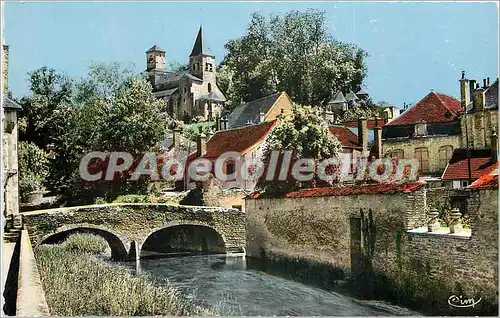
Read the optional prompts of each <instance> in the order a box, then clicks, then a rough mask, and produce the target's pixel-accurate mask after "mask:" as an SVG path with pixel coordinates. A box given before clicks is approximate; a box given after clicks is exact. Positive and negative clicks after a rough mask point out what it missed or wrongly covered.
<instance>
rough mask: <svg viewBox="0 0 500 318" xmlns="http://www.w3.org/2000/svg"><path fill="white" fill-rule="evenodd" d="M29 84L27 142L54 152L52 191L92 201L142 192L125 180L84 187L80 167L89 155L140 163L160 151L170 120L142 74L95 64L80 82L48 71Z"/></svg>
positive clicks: (35, 75)
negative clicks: (122, 156)
mask: <svg viewBox="0 0 500 318" xmlns="http://www.w3.org/2000/svg"><path fill="white" fill-rule="evenodd" d="M30 83H31V92H32V95H31V96H29V97H26V98H24V99H23V104H24V106H25V107H26V106H27V107H26V108H25V109H26V110H27V112H25V114H24V120H25V122H26V123H27V124H26V125H25V127H26V130H25V133H24V134H23V139H28V140H32V141H34V142H35V143H37V144H38V145H39V146H40V147H41V148H44V149H45V150H49V149H50V150H52V151H53V153H55V158H54V159H52V160H51V162H50V165H51V167H50V175H49V177H48V182H47V185H48V186H50V187H51V189H52V190H55V192H56V193H60V194H66V195H68V196H70V197H73V198H76V197H80V198H89V196H90V197H92V196H95V195H98V194H100V195H101V196H102V195H104V196H109V194H110V193H113V195H117V194H118V192H125V191H127V190H130V189H135V188H137V187H136V186H137V183H135V184H131V185H129V184H127V183H126V182H124V180H123V179H118V180H116V182H112V183H110V184H106V183H105V182H104V183H102V184H97V183H96V184H85V183H83V182H82V180H81V178H80V176H79V172H78V166H79V163H80V160H81V158H82V157H83V156H84V155H85V154H87V153H88V152H90V151H105V152H109V151H126V152H129V153H131V154H133V155H135V157H137V159H138V160H140V157H142V154H143V153H144V152H146V151H157V150H159V149H160V145H161V143H162V141H163V139H164V137H165V131H166V127H167V124H168V118H164V117H162V114H161V112H162V110H163V108H164V105H163V103H162V102H161V101H158V100H157V99H155V98H154V96H153V94H152V87H151V85H150V84H149V83H148V82H147V81H146V79H145V78H144V77H143V76H141V75H138V76H136V75H134V74H133V73H132V71H131V70H129V69H127V68H123V67H122V66H120V65H119V64H116V63H111V64H104V63H94V64H92V65H91V66H90V71H89V73H88V75H87V76H86V77H85V78H83V79H80V80H71V79H68V78H67V77H65V76H63V75H60V74H58V73H57V72H56V71H54V70H52V69H48V68H45V67H44V68H41V69H39V70H36V71H35V72H32V73H30ZM33 133H34V134H33ZM140 186H142V185H140ZM103 192H104V193H103Z"/></svg>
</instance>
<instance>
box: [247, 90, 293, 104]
mask: <svg viewBox="0 0 500 318" xmlns="http://www.w3.org/2000/svg"><path fill="white" fill-rule="evenodd" d="M282 93H283V92H276V93H272V94H270V95H266V96H262V97H259V98H257V99H254V100H251V101H248V102H244V103H243V104H240V105H244V104H250V103H253V102H256V101H258V100H261V99H264V98H268V97H271V96H273V95H276V94H280V95H281V94H282Z"/></svg>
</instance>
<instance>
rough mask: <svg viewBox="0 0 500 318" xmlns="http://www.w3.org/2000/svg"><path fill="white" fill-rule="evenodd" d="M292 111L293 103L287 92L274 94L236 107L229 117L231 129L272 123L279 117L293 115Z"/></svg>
mask: <svg viewBox="0 0 500 318" xmlns="http://www.w3.org/2000/svg"><path fill="white" fill-rule="evenodd" d="M292 109H293V101H292V99H291V98H290V96H288V94H287V93H286V92H281V93H274V94H272V95H269V96H265V97H261V98H258V99H256V100H253V101H251V102H247V103H243V104H241V105H239V106H238V107H236V108H235V109H234V110H233V111H232V112H231V114H230V115H229V118H228V124H229V128H230V129H233V128H240V127H245V126H248V125H255V124H260V123H263V122H270V121H273V120H275V119H276V118H277V116H278V115H283V116H288V115H291V114H292Z"/></svg>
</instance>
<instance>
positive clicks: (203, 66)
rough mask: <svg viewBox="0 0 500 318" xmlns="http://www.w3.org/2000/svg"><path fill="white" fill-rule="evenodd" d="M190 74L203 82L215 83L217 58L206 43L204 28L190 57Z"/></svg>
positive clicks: (201, 28)
mask: <svg viewBox="0 0 500 318" xmlns="http://www.w3.org/2000/svg"><path fill="white" fill-rule="evenodd" d="M189 72H190V73H191V74H192V75H194V76H196V77H198V78H200V79H202V80H203V81H208V82H211V81H215V75H216V72H215V56H214V55H213V53H212V51H211V50H210V48H209V47H208V44H207V43H206V40H205V38H204V34H203V27H202V26H200V29H199V31H198V35H197V36H196V40H195V42H194V45H193V50H192V51H191V54H190V55H189Z"/></svg>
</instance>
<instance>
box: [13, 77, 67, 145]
mask: <svg viewBox="0 0 500 318" xmlns="http://www.w3.org/2000/svg"><path fill="white" fill-rule="evenodd" d="M28 76H29V79H28V80H29V83H30V91H31V95H30V96H28V97H23V98H22V99H21V100H20V103H21V104H22V106H23V111H22V112H21V116H20V118H19V122H20V127H22V129H21V131H20V136H19V139H20V140H26V141H32V142H34V143H35V144H36V145H37V146H39V147H41V148H43V149H45V148H47V146H48V145H51V144H53V143H58V142H60V136H61V135H62V134H64V132H65V131H66V129H67V125H66V124H67V123H68V121H67V117H68V112H69V106H70V105H71V100H72V96H73V89H74V83H73V81H72V80H71V79H70V78H69V77H67V76H65V75H63V74H60V73H57V72H56V71H55V70H54V69H49V68H48V67H41V68H39V69H37V70H35V71H33V72H30V73H28Z"/></svg>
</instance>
